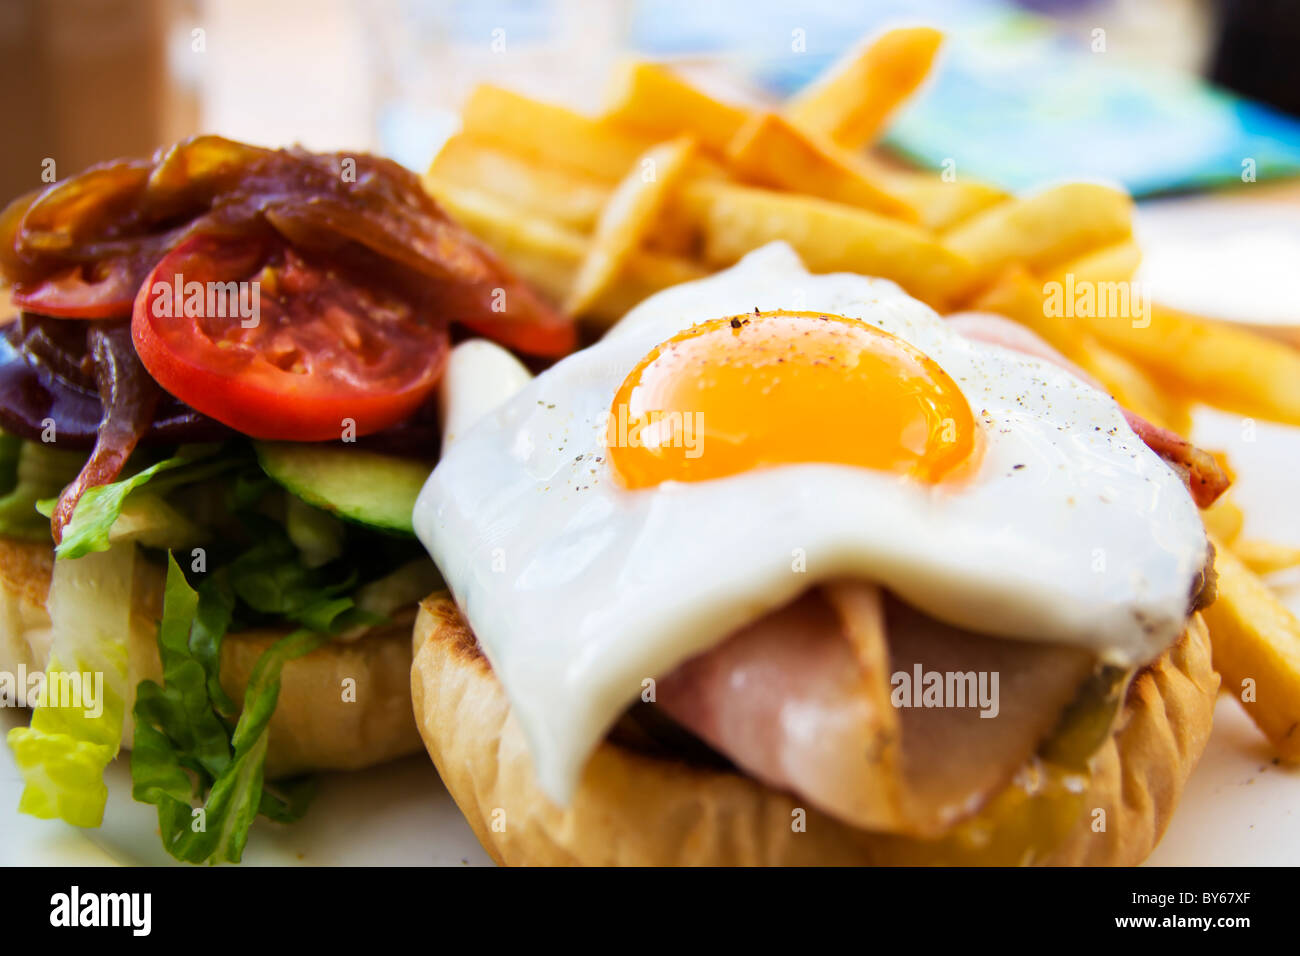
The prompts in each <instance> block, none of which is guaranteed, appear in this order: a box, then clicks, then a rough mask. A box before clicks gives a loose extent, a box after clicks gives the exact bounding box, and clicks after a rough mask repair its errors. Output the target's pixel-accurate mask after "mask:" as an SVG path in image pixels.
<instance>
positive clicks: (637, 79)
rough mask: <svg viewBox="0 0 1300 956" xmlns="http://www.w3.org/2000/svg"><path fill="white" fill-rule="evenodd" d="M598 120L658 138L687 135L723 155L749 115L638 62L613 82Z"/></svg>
mask: <svg viewBox="0 0 1300 956" xmlns="http://www.w3.org/2000/svg"><path fill="white" fill-rule="evenodd" d="M602 118H603V119H605V120H606V121H607V122H609V123H611V124H614V125H617V126H622V127H626V128H628V129H632V130H635V131H637V132H638V133H640V134H642V135H645V136H653V137H655V138H656V139H660V140H665V139H672V138H674V137H677V136H681V135H683V134H686V135H690V136H693V137H694V138H695V140H696V142H698V143H699V144H700V145H701V146H703V147H704V148H705V149H707V150H711V151H712V152H714V153H719V154H721V153H722V152H723V151H724V150H726V148H727V144H728V143H729V142H731V139H732V137H733V136H735V135H736V132H737V131H738V130H739V129H740V128H741V127H742V126H744V125H745V122H746V120H748V119H749V111H748V110H745V109H742V108H741V107H738V106H732V105H730V104H728V103H722V102H720V101H718V100H715V99H714V98H713V97H711V96H709V95H708V94H707V93H705V92H703V91H702V90H699V89H696V88H695V87H694V86H692V85H691V84H690V83H687V82H686V81H685V80H683V79H682V78H681V77H679V76H678V75H677V74H676V73H674V72H672V71H671V70H669V69H668V68H667V67H664V66H661V65H659V64H657V63H647V62H645V61H639V62H635V63H630V64H627V65H626V66H625V67H624V69H623V70H622V71H621V73H620V74H619V75H618V76H617V78H616V79H615V81H614V93H613V96H612V97H611V100H610V104H609V106H608V108H607V109H606V111H605V113H604V114H603V116H602Z"/></svg>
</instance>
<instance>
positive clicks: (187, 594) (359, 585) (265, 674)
mask: <svg viewBox="0 0 1300 956" xmlns="http://www.w3.org/2000/svg"><path fill="white" fill-rule="evenodd" d="M83 459H84V455H83V454H81V453H78V452H69V451H63V450H61V449H54V448H52V447H50V446H42V445H40V444H39V443H35V442H27V441H21V440H19V439H16V438H12V437H11V436H6V435H4V434H3V433H0V534H9V535H12V534H16V533H17V532H16V531H15V530H14V529H15V528H27V529H30V531H31V535H32V536H33V537H39V538H40V539H43V540H47V541H48V540H49V525H48V521H45V520H43V519H42V517H41V515H42V514H44V515H45V516H46V517H48V515H49V514H50V513H51V512H52V510H53V508H54V506H55V504H56V502H57V498H56V497H55V496H57V495H58V494H59V493H60V491H61V490H62V488H63V487H64V486H65V485H66V483H67V482H68V481H71V480H72V479H73V478H74V477H75V476H76V474H77V473H78V471H79V470H80V468H81V465H82V463H83ZM135 467H136V468H137V469H138V470H136V471H135V472H134V473H132V474H129V475H128V476H127V477H124V478H122V479H121V480H119V481H116V482H113V483H112V484H109V485H105V486H102V487H97V488H92V489H90V490H88V491H87V492H86V493H85V494H84V495H83V496H82V498H81V499H80V501H79V502H78V505H77V508H76V510H75V512H74V514H73V517H72V520H71V521H70V522H69V524H68V525H67V527H66V528H65V530H64V536H63V541H62V543H61V544H60V545H59V546H58V548H57V549H56V554H57V557H58V559H59V560H57V561H56V562H55V571H54V580H53V583H52V585H51V590H50V598H49V602H48V606H49V610H50V614H51V618H52V621H53V628H52V629H53V632H54V634H55V639H54V645H53V647H52V648H51V654H50V658H49V663H48V670H47V677H48V682H49V683H50V684H57V686H60V687H62V688H65V689H69V690H72V689H75V690H76V691H77V692H79V693H80V694H81V696H82V700H81V703H82V704H83V705H86V702H87V701H89V702H90V704H93V705H94V706H95V707H96V708H98V707H100V706H101V705H102V711H97V712H96V713H94V714H93V715H92V714H91V713H90V712H89V711H90V710H91V707H90V706H89V705H86V706H81V707H76V706H72V704H73V703H74V702H75V701H69V700H66V699H51V700H49V701H48V702H42V703H41V705H40V706H37V707H36V708H35V710H34V713H33V717H32V721H31V726H30V727H26V728H18V729H15V730H13V731H11V732H10V734H9V738H8V739H9V743H10V745H11V747H12V749H13V751H14V754H15V757H16V760H17V763H18V765H19V767H20V768H21V770H22V772H23V775H24V777H25V778H26V788H25V790H24V792H23V796H22V800H21V803H20V807H19V809H20V810H21V811H23V812H26V813H30V814H34V815H36V816H40V817H46V818H52V817H60V818H62V819H64V820H66V821H68V822H70V823H73V824H76V825H78V826H86V827H93V826H98V825H99V824H100V823H101V822H102V818H103V813H104V806H105V802H106V799H107V790H106V787H105V785H104V779H103V778H104V770H105V767H106V766H107V764H108V763H109V761H111V760H112V759H113V758H114V756H115V755H116V754H117V753H118V751H119V749H120V747H121V743H122V733H123V725H124V722H125V719H126V710H127V702H128V701H129V700H130V698H131V687H130V686H129V678H128V671H127V650H126V648H127V636H128V633H129V630H128V629H129V627H130V619H131V597H132V593H131V592H132V580H133V576H134V571H135V561H136V560H146V559H145V558H142V557H138V555H141V554H142V553H143V552H142V551H141V550H140V549H141V548H145V549H151V548H158V549H160V550H164V551H167V571H166V578H165V584H164V596H163V614H162V620H161V621H160V623H159V625H158V632H157V643H158V653H159V657H160V660H161V663H162V680H161V681H159V682H155V681H142V682H141V683H140V684H139V686H138V687H136V688H135V705H134V709H133V711H132V714H133V717H134V722H135V738H134V743H133V749H132V755H131V774H132V792H133V795H134V797H135V798H136V799H137V800H140V801H142V802H145V803H150V804H153V805H154V806H155V807H156V808H157V811H158V821H159V829H160V832H161V834H162V838H163V843H164V846H165V847H166V848H167V850H168V852H170V853H171V854H172V855H173V856H175V857H176V858H177V859H179V860H185V861H189V862H194V863H201V862H206V863H218V862H238V861H239V859H240V858H241V856H242V854H243V852H244V849H245V846H246V844H247V840H248V834H249V829H250V827H251V826H252V824H253V821H254V820H255V819H256V818H257V817H258V816H264V817H266V818H268V819H270V820H273V821H276V822H281V823H287V822H292V821H293V820H296V819H298V818H299V817H301V816H302V814H303V813H304V812H306V810H307V807H308V805H309V802H310V800H311V796H312V793H313V783H312V780H311V779H310V778H302V779H298V780H290V781H274V782H269V781H267V780H266V779H265V763H266V754H267V747H268V743H267V734H268V727H269V724H270V721H271V718H272V715H273V713H274V711H275V707H276V705H277V702H278V699H279V693H280V679H281V673H282V670H283V667H284V665H285V664H286V663H288V662H290V661H292V660H294V659H296V658H298V657H301V656H302V655H304V654H308V653H310V652H311V651H312V650H314V649H316V648H318V647H320V646H321V645H323V644H324V643H325V642H327V641H329V640H331V639H332V638H336V637H340V636H355V635H357V634H360V633H362V632H364V631H365V629H366V628H368V627H371V626H374V625H375V624H377V623H381V622H382V621H384V620H385V619H386V615H388V614H391V613H393V611H394V610H395V609H396V608H397V606H398V605H400V604H406V603H409V601H410V600H415V599H418V597H419V596H422V595H423V593H425V592H427V590H429V588H428V587H427V586H426V585H427V584H428V582H429V580H430V577H431V576H432V575H436V571H434V569H433V565H432V564H431V563H430V562H429V561H428V560H427V559H423V558H421V559H420V560H419V561H412V560H411V559H412V558H413V557H414V556H415V555H416V554H418V553H419V547H418V545H417V544H416V543H414V542H409V541H405V540H397V539H393V538H390V537H388V536H384V535H378V534H376V533H373V532H370V531H368V530H366V529H360V528H355V527H352V526H347V525H344V524H343V523H342V522H339V521H337V519H334V518H333V517H331V516H329V515H326V514H324V513H323V512H321V513H317V512H316V511H315V509H312V508H311V507H310V506H308V505H304V504H302V503H301V502H298V501H297V500H296V499H291V498H290V497H289V496H288V495H287V493H286V492H284V491H283V490H282V489H281V488H280V487H279V486H278V485H276V484H275V483H274V482H272V481H271V480H270V479H268V478H267V477H266V476H265V475H264V474H263V473H262V471H261V470H260V469H259V468H258V467H257V466H256V464H255V460H254V459H253V457H252V455H251V453H250V452H249V449H248V447H247V445H246V444H245V445H243V446H241V445H239V444H237V443H235V444H226V445H209V446H187V447H182V448H180V449H177V451H176V452H175V453H174V454H173V455H172V456H171V457H168V458H164V459H163V460H161V461H152V460H151V459H150V458H149V457H148V456H146V457H145V459H144V461H143V462H139V463H136V465H135ZM173 492H175V494H173ZM205 529H206V532H205ZM214 532H216V533H214ZM199 536H203V537H202V540H203V542H204V544H205V550H204V553H203V556H202V561H201V563H195V564H194V565H193V566H192V567H187V568H186V569H185V570H182V568H181V566H180V565H179V564H178V563H177V560H176V558H175V557H173V556H172V553H171V550H170V549H172V548H179V547H184V548H186V549H188V548H189V546H190V542H191V540H194V541H197V540H200V537H199ZM196 554H197V553H196ZM190 557H194V555H190ZM149 560H151V559H149ZM187 560H188V558H187ZM195 560H196V562H198V560H199V559H198V558H196V559H195ZM187 574H188V577H187ZM366 582H368V583H366ZM416 591H419V592H420V593H419V594H416V593H415V592H416ZM256 627H280V628H284V629H285V631H286V633H287V635H288V636H286V637H284V638H282V639H281V640H279V641H277V642H276V643H275V644H273V645H272V646H271V647H270V648H268V649H267V650H266V651H265V652H264V653H263V655H262V657H261V658H260V659H259V660H258V661H257V663H256V665H255V668H254V671H253V674H252V677H251V679H250V681H249V684H248V686H247V688H245V689H244V692H243V701H242V706H238V707H237V706H236V704H235V702H234V701H233V700H232V699H231V697H230V696H229V695H227V693H226V692H225V690H224V689H223V688H222V685H221V673H220V670H221V666H220V665H221V644H222V641H223V639H224V637H225V635H226V634H227V633H228V632H230V631H241V630H246V629H249V628H256ZM83 675H84V676H83ZM100 676H102V682H101V681H100V680H99V677H100ZM101 684H102V692H98V693H97V691H98V688H99V687H100V686H101Z"/></svg>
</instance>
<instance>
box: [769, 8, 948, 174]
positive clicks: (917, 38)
mask: <svg viewBox="0 0 1300 956" xmlns="http://www.w3.org/2000/svg"><path fill="white" fill-rule="evenodd" d="M942 42H943V34H942V33H940V32H939V31H938V30H934V29H931V28H930V27H909V28H905V29H899V30H890V31H888V32H887V33H884V34H881V35H880V36H879V37H877V38H876V39H875V40H874V41H872V42H871V43H869V44H868V45H866V46H865V47H862V48H860V49H859V50H858V51H857V52H855V53H853V54H850V57H849V59H848V60H847V61H845V62H842V63H839V64H837V65H836V66H834V67H832V69H831V71H830V73H829V74H828V75H827V76H826V77H824V78H823V79H821V80H818V81H817V82H816V83H814V84H813V85H812V86H810V87H809V88H808V89H807V90H804V91H803V92H802V93H800V94H799V95H798V96H796V97H794V98H793V99H792V100H791V101H790V102H789V103H788V104H787V105H786V108H785V114H786V116H787V117H789V119H790V121H791V122H792V123H794V124H795V125H796V126H798V127H800V128H801V129H806V130H808V131H809V132H811V133H815V134H817V135H821V136H826V137H829V138H830V139H831V140H833V141H834V142H836V143H838V144H839V145H840V146H842V147H844V148H845V149H861V148H862V147H863V146H865V145H866V144H867V143H869V142H871V141H872V140H874V139H875V137H876V135H877V134H878V133H879V132H880V130H881V129H882V128H883V127H884V125H885V121H886V120H887V119H888V118H889V115H890V114H891V113H893V111H894V110H895V109H896V108H897V107H898V105H899V104H900V103H902V102H903V100H905V99H907V97H908V96H910V95H911V94H912V92H913V91H914V90H915V89H916V88H917V87H918V86H920V85H921V81H922V80H924V79H925V77H926V74H927V73H929V72H930V65H931V64H932V63H933V62H934V56H935V54H936V53H937V52H938V50H939V45H940V44H941V43H942Z"/></svg>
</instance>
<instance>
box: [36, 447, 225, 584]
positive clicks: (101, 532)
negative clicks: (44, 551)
mask: <svg viewBox="0 0 1300 956" xmlns="http://www.w3.org/2000/svg"><path fill="white" fill-rule="evenodd" d="M219 450H220V446H215V445H200V446H190V447H186V448H182V449H181V450H180V451H178V452H177V454H176V455H174V456H172V457H171V458H164V459H163V460H162V461H159V462H155V463H154V464H152V465H150V466H149V467H148V468H145V469H142V470H141V471H137V472H136V473H135V474H133V475H131V476H130V477H128V478H122V479H120V480H119V481H115V482H113V483H112V484H107V485H98V486H96V487H94V488H89V489H87V490H86V492H85V493H84V494H83V495H82V496H81V499H80V500H79V501H78V502H77V507H76V510H74V511H73V512H72V519H71V520H70V521H69V522H68V524H67V527H65V528H64V529H63V540H62V541H60V542H59V545H58V547H57V548H55V555H56V556H57V557H59V558H61V559H70V558H80V557H82V556H84V555H87V554H91V553H93V552H96V551H107V550H108V548H109V545H110V544H111V543H112V538H111V536H110V532H111V531H112V530H113V525H114V524H115V523H116V522H117V520H118V519H119V518H120V517H121V515H122V509H123V507H124V506H125V504H126V502H127V501H128V499H129V498H130V497H131V495H132V493H133V492H136V491H137V490H138V489H140V488H143V487H144V486H146V485H148V486H149V494H150V495H152V496H154V499H155V500H156V502H157V504H159V505H161V504H162V501H161V498H162V496H163V495H165V494H166V493H167V492H169V491H172V490H174V489H175V488H177V487H179V486H181V485H185V484H193V483H195V482H199V481H205V480H206V479H208V478H212V477H213V476H215V475H219V474H221V473H222V472H225V471H229V470H231V469H233V468H236V467H238V466H239V465H241V464H243V459H241V458H239V457H238V456H233V455H218V454H217V452H218V451H219ZM55 504H56V500H46V501H42V502H41V503H40V509H41V512H42V514H45V515H46V516H48V515H50V514H52V513H53V510H54V505H55Z"/></svg>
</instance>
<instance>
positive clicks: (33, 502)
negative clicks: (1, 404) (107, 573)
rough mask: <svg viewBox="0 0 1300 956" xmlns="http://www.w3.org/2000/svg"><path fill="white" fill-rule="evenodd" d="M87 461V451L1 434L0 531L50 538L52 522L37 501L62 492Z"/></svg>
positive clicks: (29, 538)
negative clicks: (42, 512) (40, 508)
mask: <svg viewBox="0 0 1300 956" xmlns="http://www.w3.org/2000/svg"><path fill="white" fill-rule="evenodd" d="M85 461H86V453H85V452H80V451H68V450H65V449H62V448H56V447H54V446H53V445H46V444H42V443H41V442H34V441H23V440H22V439H20V438H16V437H15V436H13V435H4V434H0V534H3V535H5V536H6V537H9V538H20V539H22V540H24V541H49V540H50V522H49V521H48V520H47V518H48V516H46V517H42V516H41V514H40V512H39V511H38V510H37V502H39V501H41V500H42V499H45V498H48V497H50V496H51V495H58V494H59V492H61V491H62V490H63V488H64V486H65V485H66V484H67V483H68V482H70V481H72V479H73V478H76V477H77V473H78V472H79V471H81V467H82V465H84V464H85Z"/></svg>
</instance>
